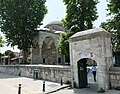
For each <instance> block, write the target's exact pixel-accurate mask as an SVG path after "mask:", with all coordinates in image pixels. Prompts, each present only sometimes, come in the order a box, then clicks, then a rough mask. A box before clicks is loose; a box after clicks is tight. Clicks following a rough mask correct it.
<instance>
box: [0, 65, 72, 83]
mask: <svg viewBox="0 0 120 94" xmlns="http://www.w3.org/2000/svg"><path fill="white" fill-rule="evenodd" d="M0 72H2V73H7V74H11V75H18V76H19V75H20V76H24V77H30V78H35V77H36V73H35V72H37V79H41V80H43V79H45V80H49V81H54V82H60V80H61V78H62V80H63V82H64V83H66V81H68V80H69V81H70V80H71V72H70V67H69V66H56V65H1V66H0Z"/></svg>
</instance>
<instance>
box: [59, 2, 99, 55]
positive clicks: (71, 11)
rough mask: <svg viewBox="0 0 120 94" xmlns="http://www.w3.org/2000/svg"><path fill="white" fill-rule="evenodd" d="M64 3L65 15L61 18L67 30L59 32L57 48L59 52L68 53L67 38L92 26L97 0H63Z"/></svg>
mask: <svg viewBox="0 0 120 94" xmlns="http://www.w3.org/2000/svg"><path fill="white" fill-rule="evenodd" d="M63 2H64V4H65V5H66V8H67V9H66V13H67V15H66V17H65V18H64V19H63V20H62V22H63V24H64V26H65V27H66V29H67V30H68V32H65V33H63V34H61V39H60V42H59V48H60V49H61V53H62V54H65V55H68V54H69V53H67V52H68V51H69V43H68V39H69V37H70V36H71V35H73V34H74V33H76V32H79V31H83V30H86V29H91V28H93V24H92V23H93V21H95V20H96V19H97V17H98V16H97V8H96V4H97V3H98V0H63Z"/></svg>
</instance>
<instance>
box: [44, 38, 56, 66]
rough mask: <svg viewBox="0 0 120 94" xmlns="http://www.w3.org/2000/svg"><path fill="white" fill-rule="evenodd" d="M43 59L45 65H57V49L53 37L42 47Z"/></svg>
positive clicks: (45, 41)
mask: <svg viewBox="0 0 120 94" xmlns="http://www.w3.org/2000/svg"><path fill="white" fill-rule="evenodd" d="M42 57H43V63H44V64H55V63H57V49H56V46H55V40H54V39H53V38H52V37H49V36H48V37H46V38H45V39H44V41H43V45H42Z"/></svg>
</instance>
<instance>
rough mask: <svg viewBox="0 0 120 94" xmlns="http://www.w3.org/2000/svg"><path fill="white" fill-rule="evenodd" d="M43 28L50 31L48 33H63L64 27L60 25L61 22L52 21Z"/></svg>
mask: <svg viewBox="0 0 120 94" xmlns="http://www.w3.org/2000/svg"><path fill="white" fill-rule="evenodd" d="M44 28H48V29H50V31H53V32H55V31H65V28H64V26H63V25H62V23H61V21H52V22H50V23H48V24H47V25H46V26H45V27H44Z"/></svg>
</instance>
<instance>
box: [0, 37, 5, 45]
mask: <svg viewBox="0 0 120 94" xmlns="http://www.w3.org/2000/svg"><path fill="white" fill-rule="evenodd" d="M3 44H4V40H3V38H2V37H1V36H0V47H3Z"/></svg>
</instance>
